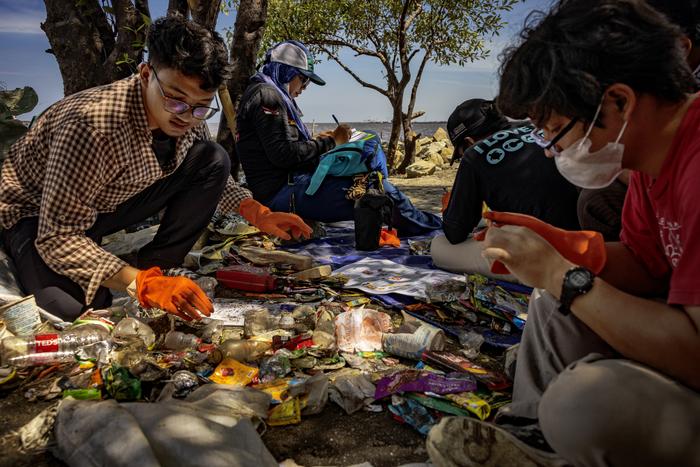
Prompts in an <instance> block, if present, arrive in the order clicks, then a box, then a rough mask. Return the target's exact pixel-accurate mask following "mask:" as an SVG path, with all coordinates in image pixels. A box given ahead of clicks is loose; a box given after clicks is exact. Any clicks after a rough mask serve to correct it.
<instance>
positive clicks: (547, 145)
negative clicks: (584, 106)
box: [530, 117, 578, 156]
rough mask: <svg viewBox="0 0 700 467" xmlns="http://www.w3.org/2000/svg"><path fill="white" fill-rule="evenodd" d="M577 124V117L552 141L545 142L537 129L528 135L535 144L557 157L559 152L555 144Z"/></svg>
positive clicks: (540, 131)
mask: <svg viewBox="0 0 700 467" xmlns="http://www.w3.org/2000/svg"><path fill="white" fill-rule="evenodd" d="M576 123H578V117H576V118H574V119H572V120H571V121H570V122H569V123H568V124H567V125H566V126H565V127H564V128H563V129H562V130H561V131H560V132H559V133H557V135H556V136H555V137H554V138H552V140H547V139H545V137H544V136H543V135H542V130H540V129H539V128H535V129H534V130H532V132H531V133H530V136H532V139H533V140H534V141H535V144H536V145H538V146H539V147H541V148H542V149H544V150H548V151H549V152H551V153H552V154H554V155H555V156H558V155H559V150H558V149H557V148H556V146H555V144H557V143H558V142H559V141H561V139H562V138H563V137H564V136H566V134H567V133H568V132H570V131H571V129H572V128H573V127H574V125H576Z"/></svg>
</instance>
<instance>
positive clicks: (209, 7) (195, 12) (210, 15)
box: [171, 0, 221, 30]
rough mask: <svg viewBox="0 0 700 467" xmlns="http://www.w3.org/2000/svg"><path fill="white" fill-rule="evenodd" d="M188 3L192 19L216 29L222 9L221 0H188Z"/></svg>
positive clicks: (208, 27) (206, 26)
mask: <svg viewBox="0 0 700 467" xmlns="http://www.w3.org/2000/svg"><path fill="white" fill-rule="evenodd" d="M171 1H172V0H171ZM188 4H189V6H190V11H191V13H192V19H193V20H194V21H195V22H196V23H199V24H201V25H202V26H204V27H205V28H207V29H211V30H214V28H215V27H216V20H217V19H218V17H219V11H221V0H188Z"/></svg>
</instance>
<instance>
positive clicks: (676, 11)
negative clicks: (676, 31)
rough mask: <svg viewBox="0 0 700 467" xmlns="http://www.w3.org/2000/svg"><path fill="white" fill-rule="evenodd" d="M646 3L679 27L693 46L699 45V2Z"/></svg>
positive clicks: (662, 0)
mask: <svg viewBox="0 0 700 467" xmlns="http://www.w3.org/2000/svg"><path fill="white" fill-rule="evenodd" d="M647 3H649V5H651V6H652V7H654V8H655V9H656V10H657V11H658V12H660V13H663V14H664V15H666V17H667V18H668V19H669V21H671V22H672V23H674V24H677V25H678V26H680V27H681V29H682V30H683V33H684V34H685V35H686V36H688V38H689V39H690V40H691V41H693V46H695V47H697V46H698V45H700V44H699V43H698V41H700V0H647Z"/></svg>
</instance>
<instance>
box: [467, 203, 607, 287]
mask: <svg viewBox="0 0 700 467" xmlns="http://www.w3.org/2000/svg"><path fill="white" fill-rule="evenodd" d="M484 219H488V220H490V221H491V225H492V226H493V227H498V226H500V225H519V226H522V227H527V228H528V229H530V230H532V231H534V232H535V233H537V234H538V235H539V236H541V237H542V238H544V239H545V240H547V241H548V242H549V243H550V244H551V245H552V246H553V247H554V248H555V249H556V250H557V251H558V252H559V253H560V254H561V255H562V256H563V257H564V258H566V259H568V260H569V261H571V262H572V263H574V264H578V265H579V266H583V267H585V268H587V269H590V270H591V271H592V272H593V273H594V274H600V271H602V270H603V267H604V266H605V262H606V260H607V251H606V250H605V240H603V236H602V235H601V234H600V232H593V231H591V230H577V231H572V230H564V229H560V228H558V227H554V226H553V225H550V224H547V223H546V222H542V221H541V220H539V219H537V218H535V217H532V216H526V215H525V214H516V213H513V212H496V211H488V212H486V213H484ZM484 238H486V230H482V231H481V232H479V233H478V234H476V235H474V239H475V240H477V241H482V240H483V239H484ZM491 272H493V273H494V274H508V273H510V271H508V268H507V267H506V266H505V265H504V264H503V263H501V262H500V261H494V263H493V264H492V265H491Z"/></svg>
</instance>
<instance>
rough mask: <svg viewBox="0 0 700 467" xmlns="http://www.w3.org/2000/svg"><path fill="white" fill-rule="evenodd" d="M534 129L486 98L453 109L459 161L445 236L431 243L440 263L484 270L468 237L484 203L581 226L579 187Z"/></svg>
mask: <svg viewBox="0 0 700 467" xmlns="http://www.w3.org/2000/svg"><path fill="white" fill-rule="evenodd" d="M534 129H535V128H534V126H532V125H530V124H529V123H528V122H523V121H520V122H510V121H508V119H507V118H506V117H505V116H503V115H502V114H501V113H500V112H499V111H498V110H497V109H496V108H495V106H494V104H493V102H492V101H487V100H484V99H469V100H467V101H465V102H463V103H462V104H460V105H459V106H458V107H457V108H456V109H455V110H454V112H452V115H450V118H449V119H448V121H447V132H448V134H449V136H450V140H451V141H452V144H453V145H454V147H455V159H457V158H460V159H461V161H460V164H459V170H458V172H457V176H456V178H455V181H454V184H453V186H452V194H451V196H450V200H449V203H448V205H447V208H446V210H445V212H444V213H443V230H444V232H445V236H444V237H443V236H439V237H436V238H435V239H433V243H432V248H431V254H432V255H433V262H434V263H435V264H436V265H437V266H439V267H442V268H444V269H449V270H454V271H475V272H484V270H483V269H482V268H480V267H479V268H475V262H476V263H478V265H479V266H484V265H485V264H486V263H485V262H484V261H483V260H482V259H481V257H480V254H481V249H480V248H479V247H478V246H474V245H472V242H471V240H470V241H467V240H468V239H469V237H470V235H471V233H472V231H473V230H474V229H475V228H476V227H477V225H478V224H479V221H480V220H481V213H482V209H483V204H484V203H486V205H487V206H488V207H489V209H491V210H494V211H507V212H517V213H522V214H528V215H531V216H534V217H537V218H538V219H541V220H543V221H545V222H547V223H549V224H552V225H555V226H557V227H561V228H563V229H567V230H579V228H580V227H579V223H578V217H577V213H576V202H577V199H578V193H579V190H578V188H576V187H575V186H574V185H572V184H571V183H569V182H568V181H567V180H566V179H564V177H562V175H561V174H560V173H559V171H558V170H557V167H556V165H555V164H554V160H553V159H550V158H547V157H545V155H544V150H543V149H542V148H541V147H540V146H538V145H537V143H536V142H535V140H534V138H533V135H532V132H533V130H534ZM453 161H454V159H453ZM458 244H459V245H458ZM472 253H473V254H472ZM482 263H483V264H482Z"/></svg>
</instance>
